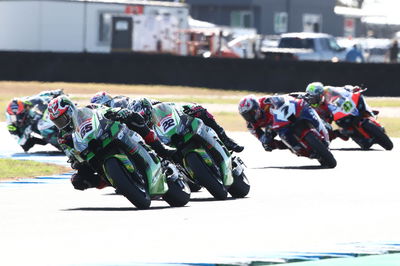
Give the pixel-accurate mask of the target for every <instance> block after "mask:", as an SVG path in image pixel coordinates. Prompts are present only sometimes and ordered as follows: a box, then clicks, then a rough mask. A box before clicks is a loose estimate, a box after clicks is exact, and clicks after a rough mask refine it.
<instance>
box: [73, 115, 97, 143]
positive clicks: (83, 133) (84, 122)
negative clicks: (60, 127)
mask: <svg viewBox="0 0 400 266" xmlns="http://www.w3.org/2000/svg"><path fill="white" fill-rule="evenodd" d="M72 122H73V125H74V129H75V132H74V146H75V148H76V149H77V150H78V151H83V150H84V149H86V148H87V145H88V143H89V141H91V140H92V139H94V138H96V135H95V134H94V133H95V131H96V129H97V128H98V126H97V125H98V124H99V123H98V122H97V118H96V114H95V112H94V111H93V110H91V109H89V108H80V109H78V110H76V111H75V112H74V113H73V115H72Z"/></svg>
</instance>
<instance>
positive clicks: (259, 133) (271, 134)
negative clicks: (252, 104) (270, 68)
mask: <svg viewBox="0 0 400 266" xmlns="http://www.w3.org/2000/svg"><path fill="white" fill-rule="evenodd" d="M267 99H268V96H264V97H261V98H259V99H258V103H259V105H260V108H261V110H262V115H261V117H260V118H259V119H257V120H256V122H254V123H252V122H248V121H246V125H247V129H248V130H249V131H250V133H251V134H252V135H254V136H255V137H256V138H257V139H258V140H259V141H260V142H261V144H262V145H263V147H264V149H265V150H266V151H272V150H274V149H286V148H287V147H286V145H285V144H284V143H283V142H282V141H280V140H275V139H274V138H275V137H276V135H277V134H276V132H275V131H273V130H272V128H271V126H272V123H273V121H274V118H273V116H272V114H271V113H270V111H269V104H268V103H267ZM263 128H265V129H263Z"/></svg>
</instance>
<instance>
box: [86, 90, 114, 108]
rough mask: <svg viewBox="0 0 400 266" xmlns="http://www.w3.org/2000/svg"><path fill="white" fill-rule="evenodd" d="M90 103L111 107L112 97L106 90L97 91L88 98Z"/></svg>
mask: <svg viewBox="0 0 400 266" xmlns="http://www.w3.org/2000/svg"><path fill="white" fill-rule="evenodd" d="M90 103H95V104H102V105H105V106H108V107H112V104H113V98H112V97H111V95H110V94H109V93H108V92H105V91H99V92H97V93H96V94H95V95H93V97H92V98H91V99H90Z"/></svg>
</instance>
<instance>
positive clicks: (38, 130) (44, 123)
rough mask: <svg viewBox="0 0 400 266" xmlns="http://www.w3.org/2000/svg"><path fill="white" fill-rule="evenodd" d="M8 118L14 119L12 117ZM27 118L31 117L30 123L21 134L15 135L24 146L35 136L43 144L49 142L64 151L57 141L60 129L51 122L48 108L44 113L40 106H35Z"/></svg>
mask: <svg viewBox="0 0 400 266" xmlns="http://www.w3.org/2000/svg"><path fill="white" fill-rule="evenodd" d="M8 117H10V116H8ZM8 119H10V120H12V118H8ZM25 119H31V121H30V123H29V125H28V126H26V127H25V128H23V130H22V133H21V134H20V135H18V136H16V135H14V136H15V137H16V139H17V142H18V144H19V145H20V146H24V145H25V144H26V143H27V141H28V140H29V139H31V138H32V137H35V138H37V139H39V140H40V141H41V142H42V145H45V144H47V143H49V144H51V145H53V146H54V147H56V148H57V149H58V150H60V151H62V149H61V148H60V145H59V144H58V141H57V134H58V129H57V127H56V126H55V125H54V124H53V122H51V120H50V118H49V114H48V111H47V109H46V110H45V111H44V112H43V113H42V112H41V111H40V110H39V109H38V108H34V109H32V110H31V111H30V114H29V116H27V117H26V118H25ZM11 122H14V121H11ZM14 123H15V122H14Z"/></svg>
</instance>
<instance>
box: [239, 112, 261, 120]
mask: <svg viewBox="0 0 400 266" xmlns="http://www.w3.org/2000/svg"><path fill="white" fill-rule="evenodd" d="M242 116H243V118H244V120H246V121H247V122H250V123H255V122H256V121H257V119H258V118H259V115H257V112H256V111H255V110H250V111H248V112H244V113H242Z"/></svg>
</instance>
